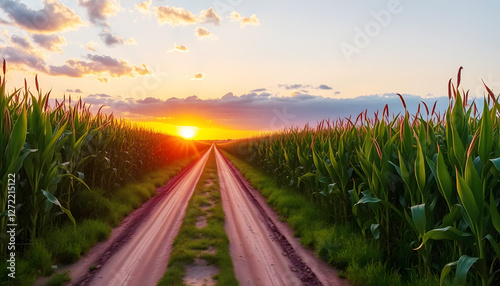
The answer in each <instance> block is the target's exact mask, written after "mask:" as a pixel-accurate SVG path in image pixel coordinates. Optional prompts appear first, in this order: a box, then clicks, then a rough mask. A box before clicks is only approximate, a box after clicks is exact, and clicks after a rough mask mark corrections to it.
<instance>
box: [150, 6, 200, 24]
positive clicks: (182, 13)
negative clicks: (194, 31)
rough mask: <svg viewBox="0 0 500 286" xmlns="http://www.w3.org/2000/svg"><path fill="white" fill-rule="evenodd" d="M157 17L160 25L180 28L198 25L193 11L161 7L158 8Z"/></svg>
mask: <svg viewBox="0 0 500 286" xmlns="http://www.w3.org/2000/svg"><path fill="white" fill-rule="evenodd" d="M156 15H157V16H158V22H159V23H160V24H164V23H167V24H169V25H170V26H178V25H188V24H195V23H196V16H195V15H194V14H193V13H192V12H191V11H186V10H184V8H181V7H170V6H168V5H167V6H160V7H158V8H156Z"/></svg>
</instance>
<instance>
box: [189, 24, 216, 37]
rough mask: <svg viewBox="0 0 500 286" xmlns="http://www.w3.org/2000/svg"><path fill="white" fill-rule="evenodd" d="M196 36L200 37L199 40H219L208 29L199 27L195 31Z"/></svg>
mask: <svg viewBox="0 0 500 286" xmlns="http://www.w3.org/2000/svg"><path fill="white" fill-rule="evenodd" d="M194 34H195V35H196V36H197V37H198V39H210V40H217V36H216V35H214V34H212V33H210V32H209V31H208V29H207V28H203V27H198V28H196V30H194Z"/></svg>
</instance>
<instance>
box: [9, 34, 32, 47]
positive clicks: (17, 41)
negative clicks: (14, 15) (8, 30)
mask: <svg viewBox="0 0 500 286" xmlns="http://www.w3.org/2000/svg"><path fill="white" fill-rule="evenodd" d="M10 42H11V43H12V44H14V45H18V46H19V47H21V48H24V49H30V50H31V49H33V46H32V45H31V43H30V41H29V39H28V38H21V37H19V36H16V35H12V37H11V38H10Z"/></svg>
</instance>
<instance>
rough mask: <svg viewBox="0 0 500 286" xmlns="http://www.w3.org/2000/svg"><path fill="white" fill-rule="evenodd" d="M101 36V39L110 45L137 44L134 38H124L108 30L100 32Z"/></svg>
mask: <svg viewBox="0 0 500 286" xmlns="http://www.w3.org/2000/svg"><path fill="white" fill-rule="evenodd" d="M99 37H101V40H102V41H103V42H104V44H106V46H108V47H113V46H115V45H123V44H126V45H134V44H137V42H136V41H135V40H134V39H133V38H128V39H126V40H124V39H123V38H122V37H120V36H117V35H113V34H111V33H110V32H108V31H107V30H104V31H102V32H101V33H100V34H99Z"/></svg>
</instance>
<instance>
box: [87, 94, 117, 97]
mask: <svg viewBox="0 0 500 286" xmlns="http://www.w3.org/2000/svg"><path fill="white" fill-rule="evenodd" d="M88 97H100V98H111V97H112V96H111V95H109V94H105V93H94V94H89V95H88Z"/></svg>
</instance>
